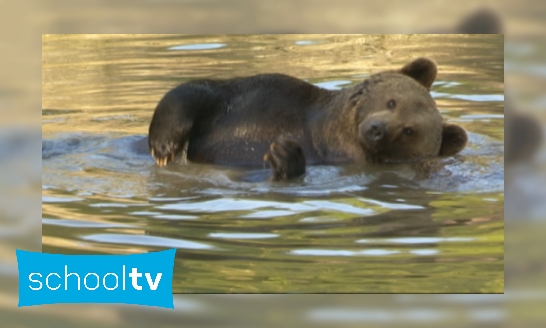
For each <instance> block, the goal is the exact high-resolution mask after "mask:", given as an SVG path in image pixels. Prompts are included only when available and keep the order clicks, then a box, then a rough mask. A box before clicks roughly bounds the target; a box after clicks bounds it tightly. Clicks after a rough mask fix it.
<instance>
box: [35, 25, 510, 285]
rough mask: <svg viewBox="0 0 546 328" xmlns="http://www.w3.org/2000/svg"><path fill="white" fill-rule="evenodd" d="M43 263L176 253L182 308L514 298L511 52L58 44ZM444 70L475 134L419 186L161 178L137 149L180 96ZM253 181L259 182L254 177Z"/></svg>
mask: <svg viewBox="0 0 546 328" xmlns="http://www.w3.org/2000/svg"><path fill="white" fill-rule="evenodd" d="M43 41H44V43H43V66H42V67H43V84H42V88H43V89H42V90H43V102H42V106H43V109H42V140H43V141H42V243H43V248H42V250H43V252H54V253H66V254H72V253H74V254H76V253H77V254H88V253H89V254H90V253H98V254H131V253H138V252H149V251H157V250H162V249H166V248H173V247H174V248H177V249H178V250H177V257H176V262H175V275H174V280H173V292H175V293H257V292H264V293H266V292H267V293H289V292H290V293H291V292H296V293H298V292H306V293H323V292H328V293H330V292H345V293H365V292H396V293H400V292H402V293H410V292H418V293H422V292H423V293H424V292H438V293H440V292H441V293H443V292H464V293H467V292H503V290H504V214H503V212H504V163H503V144H504V142H503V139H504V96H503V93H504V82H503V81H504V80H503V76H504V75H503V38H502V36H500V37H499V36H471V37H470V36H456V35H453V36H446V35H443V36H418V35H413V36H412V35H408V36H396V35H392V36H356V35H355V36H323V35H304V36H298V35H263V36H210V37H204V36H172V35H169V36H157V35H153V36H147V35H131V36H119V35H117V36H109V35H99V36H82V35H60V36H44V39H43ZM418 56H427V57H431V58H433V59H434V60H435V61H436V62H437V63H438V65H439V75H438V79H437V81H436V83H435V84H434V86H433V93H432V95H433V97H434V98H435V100H436V102H437V104H438V108H439V109H440V111H441V112H442V114H443V115H444V117H445V118H446V120H448V121H450V122H455V123H457V124H460V125H462V126H463V127H464V128H465V129H467V131H468V132H469V136H470V142H469V145H468V147H467V148H466V149H465V150H464V151H463V152H462V153H461V155H460V156H457V157H454V158H449V159H446V160H444V163H443V164H444V167H443V168H442V169H441V170H440V171H438V172H436V173H434V174H433V175H432V176H430V177H427V178H424V179H423V178H419V177H417V176H416V174H415V172H414V171H412V170H411V169H410V168H404V167H396V168H392V169H388V170H381V171H373V172H370V171H363V170H362V168H361V167H359V166H358V165H345V166H316V167H310V168H309V169H308V173H307V174H306V176H305V177H304V178H301V179H296V180H295V181H290V182H275V183H273V182H268V181H264V179H265V178H266V177H267V176H268V174H269V171H268V170H267V168H264V169H256V170H250V171H248V170H247V171H243V170H241V169H237V168H230V167H221V166H214V165H197V164H192V163H190V164H189V165H187V166H172V165H171V166H168V167H166V168H159V167H157V166H155V164H154V162H153V160H152V158H151V157H150V155H149V154H148V153H147V152H146V151H144V152H143V151H140V149H139V147H138V145H139V143H140V142H141V140H142V138H143V137H145V135H146V134H147V130H148V125H149V123H150V119H151V116H152V114H153V109H154V108H155V105H156V104H157V101H158V100H159V99H160V98H161V97H162V96H163V94H164V93H165V92H166V91H168V90H169V89H170V88H172V87H174V86H175V85H177V84H178V83H181V82H184V81H187V80H190V79H194V78H205V77H206V78H229V77H235V76H245V75H251V74H258V73H266V72H278V73H285V74H290V75H293V76H297V77H299V78H302V79H304V80H307V81H309V82H311V83H314V84H317V85H320V86H321V87H324V88H329V89H337V88H341V87H344V86H347V85H351V84H353V83H357V82H358V81H360V80H361V79H363V78H365V77H366V76H368V75H369V74H372V73H374V72H377V71H380V70H384V69H395V68H399V67H401V66H402V65H403V64H405V63H407V62H409V61H410V60H411V59H413V58H415V57H418ZM249 176H251V177H254V178H252V179H245V178H242V177H249Z"/></svg>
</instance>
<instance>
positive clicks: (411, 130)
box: [404, 128, 413, 136]
mask: <svg viewBox="0 0 546 328" xmlns="http://www.w3.org/2000/svg"><path fill="white" fill-rule="evenodd" d="M404 134H405V135H407V136H411V135H412V134H413V129H412V128H404Z"/></svg>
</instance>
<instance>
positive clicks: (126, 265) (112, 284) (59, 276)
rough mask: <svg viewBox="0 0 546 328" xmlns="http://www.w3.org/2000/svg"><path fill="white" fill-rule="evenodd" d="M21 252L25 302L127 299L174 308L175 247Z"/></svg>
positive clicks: (19, 260)
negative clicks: (81, 252)
mask: <svg viewBox="0 0 546 328" xmlns="http://www.w3.org/2000/svg"><path fill="white" fill-rule="evenodd" d="M16 253H17V266H18V268H19V306H20V307H21V306H31V305H41V304H54V303H126V304H138V305H148V306H158V307H165V308H171V309H172V308H174V305H173V295H172V278H173V268H174V257H175V254H176V249H169V250H166V251H160V252H153V253H146V254H131V255H61V254H46V253H36V252H28V251H22V250H16Z"/></svg>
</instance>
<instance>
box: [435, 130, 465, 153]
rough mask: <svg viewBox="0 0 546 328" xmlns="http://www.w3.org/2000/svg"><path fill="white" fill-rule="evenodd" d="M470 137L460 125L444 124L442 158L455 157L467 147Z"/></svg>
mask: <svg viewBox="0 0 546 328" xmlns="http://www.w3.org/2000/svg"><path fill="white" fill-rule="evenodd" d="M467 141H468V136H467V135H466V131H465V130H464V129H463V128H461V127H460V126H458V125H455V124H449V123H444V126H443V130H442V146H441V147H440V153H439V155H440V156H451V155H455V154H457V153H458V152H460V151H461V150H463V148H464V147H465V146H466V142H467Z"/></svg>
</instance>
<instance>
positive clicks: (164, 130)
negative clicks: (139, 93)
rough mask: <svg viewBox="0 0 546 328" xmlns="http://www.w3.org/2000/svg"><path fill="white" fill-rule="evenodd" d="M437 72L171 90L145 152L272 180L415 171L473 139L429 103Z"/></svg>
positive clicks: (432, 67) (418, 67) (413, 66)
mask: <svg viewBox="0 0 546 328" xmlns="http://www.w3.org/2000/svg"><path fill="white" fill-rule="evenodd" d="M436 73H437V69H436V64H435V63H434V62H433V61H432V60H430V59H427V58H418V59H416V60H414V61H412V62H410V63H408V64H407V65H405V66H404V67H402V69H400V70H393V71H385V72H381V73H377V74H374V75H371V76H370V77H369V78H367V79H365V80H364V81H362V82H360V83H358V84H356V85H354V86H351V87H347V88H344V89H341V90H325V89H322V88H320V87H318V86H315V85H313V84H310V83H307V82H305V81H302V80H300V79H297V78H294V77H291V76H287V75H283V74H260V75H255V76H251V77H239V78H233V79H227V80H209V79H206V80H195V81H190V82H187V83H183V84H181V85H179V86H178V87H176V88H174V89H172V90H170V91H169V92H167V94H165V96H164V97H163V98H162V99H161V101H160V102H159V104H158V105H157V108H156V109H155V112H154V115H153V118H152V122H151V124H150V129H149V136H148V145H149V148H150V152H151V154H152V157H153V158H154V159H155V161H156V163H157V164H158V165H159V166H164V165H166V164H167V163H169V162H173V161H180V162H185V161H186V159H187V160H190V161H192V162H196V163H215V164H221V165H234V166H258V165H262V164H263V161H264V160H265V161H268V162H269V163H270V164H271V167H272V170H273V175H272V179H273V180H286V179H290V178H293V177H297V176H300V175H302V174H303V173H305V166H306V163H307V164H334V163H343V162H363V163H364V162H367V163H375V164H388V163H404V162H417V161H420V160H425V159H430V158H433V157H437V156H450V155H454V154H456V153H458V152H459V151H461V150H462V149H463V148H464V147H465V145H466V142H467V134H466V132H465V130H464V129H462V128H461V127H460V126H458V125H454V124H449V123H445V122H444V120H443V118H442V116H441V115H440V113H439V111H438V109H437V108H436V104H435V102H434V100H433V99H432V97H431V96H430V92H429V91H430V88H431V86H432V83H433V82H434V80H435V78H436Z"/></svg>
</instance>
